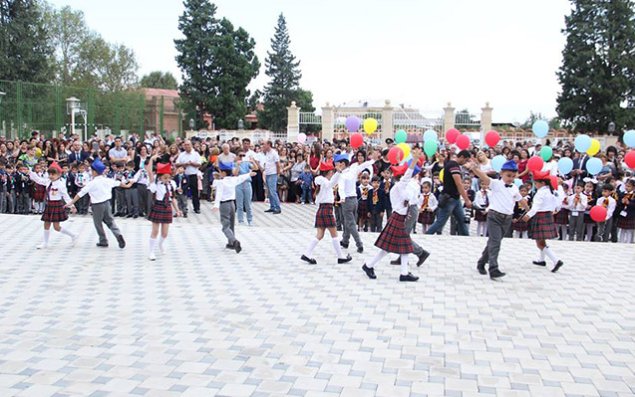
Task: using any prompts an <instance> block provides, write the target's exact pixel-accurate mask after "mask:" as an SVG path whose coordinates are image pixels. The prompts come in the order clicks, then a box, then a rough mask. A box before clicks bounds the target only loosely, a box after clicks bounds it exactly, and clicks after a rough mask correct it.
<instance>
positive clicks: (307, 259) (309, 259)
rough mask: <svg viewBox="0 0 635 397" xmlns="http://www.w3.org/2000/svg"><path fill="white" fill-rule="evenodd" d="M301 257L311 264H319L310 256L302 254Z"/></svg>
mask: <svg viewBox="0 0 635 397" xmlns="http://www.w3.org/2000/svg"><path fill="white" fill-rule="evenodd" d="M300 259H302V260H303V261H305V262H306V263H308V264H309V265H317V261H316V260H315V259H313V258H309V257H308V256H306V255H302V256H301V257H300Z"/></svg>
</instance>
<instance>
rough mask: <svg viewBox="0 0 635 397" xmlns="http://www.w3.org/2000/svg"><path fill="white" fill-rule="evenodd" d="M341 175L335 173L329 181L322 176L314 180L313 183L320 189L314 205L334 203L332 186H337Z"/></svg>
mask: <svg viewBox="0 0 635 397" xmlns="http://www.w3.org/2000/svg"><path fill="white" fill-rule="evenodd" d="M341 175H342V174H341V173H339V172H336V173H335V174H333V176H332V177H331V179H330V180H329V179H326V178H325V177H323V176H322V175H320V176H318V177H316V178H315V181H314V183H315V184H316V186H319V187H320V191H319V192H318V194H317V196H315V204H317V205H320V204H333V203H334V202H335V194H334V193H333V186H335V185H337V183H338V182H339V180H340V177H341Z"/></svg>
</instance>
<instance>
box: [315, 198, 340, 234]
mask: <svg viewBox="0 0 635 397" xmlns="http://www.w3.org/2000/svg"><path fill="white" fill-rule="evenodd" d="M315 227H316V228H318V229H329V228H332V227H337V224H336V223H335V215H334V213H333V204H331V203H322V204H320V207H319V208H318V210H317V212H316V213H315Z"/></svg>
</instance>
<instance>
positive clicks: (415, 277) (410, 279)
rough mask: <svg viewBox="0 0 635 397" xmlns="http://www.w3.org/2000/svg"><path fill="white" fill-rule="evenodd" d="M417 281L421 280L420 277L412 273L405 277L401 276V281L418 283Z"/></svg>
mask: <svg viewBox="0 0 635 397" xmlns="http://www.w3.org/2000/svg"><path fill="white" fill-rule="evenodd" d="M417 280H419V277H417V276H415V275H414V274H412V273H408V274H406V275H405V276H404V275H403V274H402V275H401V276H399V281H417Z"/></svg>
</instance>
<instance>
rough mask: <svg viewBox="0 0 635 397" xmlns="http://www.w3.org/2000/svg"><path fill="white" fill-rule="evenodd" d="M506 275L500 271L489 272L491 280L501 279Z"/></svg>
mask: <svg viewBox="0 0 635 397" xmlns="http://www.w3.org/2000/svg"><path fill="white" fill-rule="evenodd" d="M504 276H505V273H503V272H501V271H500V270H498V269H493V270H490V271H489V278H491V279H492V280H494V279H497V278H500V277H504Z"/></svg>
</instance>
